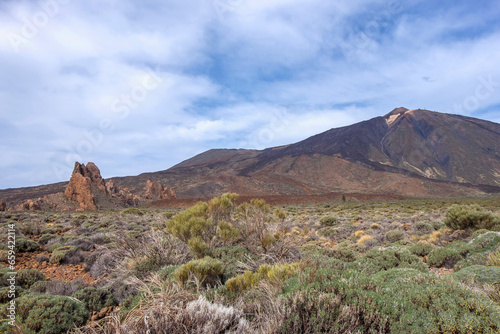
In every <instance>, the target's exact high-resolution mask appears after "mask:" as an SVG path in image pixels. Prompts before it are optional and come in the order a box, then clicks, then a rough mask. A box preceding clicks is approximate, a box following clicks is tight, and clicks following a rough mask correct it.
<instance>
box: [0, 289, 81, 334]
mask: <svg viewBox="0 0 500 334" xmlns="http://www.w3.org/2000/svg"><path fill="white" fill-rule="evenodd" d="M16 312H17V314H16V315H17V317H16V322H17V323H18V324H19V325H20V327H21V328H22V329H23V331H24V332H25V333H32V332H34V333H46V334H58V333H65V332H67V331H69V330H71V329H73V328H74V327H75V326H82V325H84V324H85V323H86V321H87V319H88V317H89V313H88V311H87V310H86V309H85V307H84V306H83V304H82V303H79V302H76V301H74V300H72V299H70V298H68V297H63V296H51V295H47V294H37V293H28V294H24V295H22V296H21V297H19V298H17V299H16ZM0 329H1V328H0Z"/></svg>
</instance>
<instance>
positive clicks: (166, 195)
mask: <svg viewBox="0 0 500 334" xmlns="http://www.w3.org/2000/svg"><path fill="white" fill-rule="evenodd" d="M144 198H145V199H174V198H177V196H176V195H175V192H174V191H173V189H172V188H167V189H165V188H164V187H163V185H162V184H161V183H159V182H151V180H148V181H147V182H146V193H145V195H144Z"/></svg>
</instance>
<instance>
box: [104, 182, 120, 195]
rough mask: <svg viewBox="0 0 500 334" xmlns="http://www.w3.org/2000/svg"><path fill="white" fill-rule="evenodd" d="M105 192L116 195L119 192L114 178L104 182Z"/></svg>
mask: <svg viewBox="0 0 500 334" xmlns="http://www.w3.org/2000/svg"><path fill="white" fill-rule="evenodd" d="M106 192H107V193H108V194H109V195H117V194H118V193H119V192H120V191H119V189H118V187H117V186H116V184H115V180H109V181H108V182H106Z"/></svg>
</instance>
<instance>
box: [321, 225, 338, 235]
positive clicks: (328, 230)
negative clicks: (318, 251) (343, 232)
mask: <svg viewBox="0 0 500 334" xmlns="http://www.w3.org/2000/svg"><path fill="white" fill-rule="evenodd" d="M316 233H317V234H318V235H319V236H320V237H325V238H330V237H333V236H334V235H337V234H338V229H337V228H336V227H333V226H327V227H323V228H320V229H319V230H318V231H317V232H316Z"/></svg>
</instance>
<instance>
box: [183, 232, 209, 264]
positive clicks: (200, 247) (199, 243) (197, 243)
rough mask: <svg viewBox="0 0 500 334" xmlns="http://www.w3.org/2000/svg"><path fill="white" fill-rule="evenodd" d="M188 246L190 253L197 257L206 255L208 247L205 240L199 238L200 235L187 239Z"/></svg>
mask: <svg viewBox="0 0 500 334" xmlns="http://www.w3.org/2000/svg"><path fill="white" fill-rule="evenodd" d="M188 246H189V250H190V251H191V253H193V255H194V256H196V257H197V258H199V259H200V258H202V257H204V256H205V255H207V254H208V251H209V249H210V247H209V246H208V244H207V243H206V242H205V241H203V239H201V238H200V237H194V238H191V239H189V241H188Z"/></svg>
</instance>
